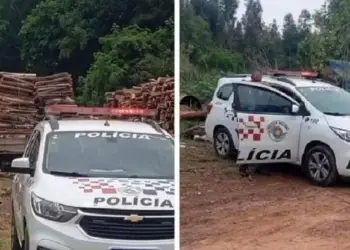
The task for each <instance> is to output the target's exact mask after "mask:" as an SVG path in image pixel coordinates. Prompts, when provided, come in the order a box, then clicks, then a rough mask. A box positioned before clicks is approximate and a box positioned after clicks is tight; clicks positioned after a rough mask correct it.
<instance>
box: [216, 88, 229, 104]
mask: <svg viewBox="0 0 350 250" xmlns="http://www.w3.org/2000/svg"><path fill="white" fill-rule="evenodd" d="M232 92H233V86H232V84H226V85H223V86H221V88H220V89H219V91H218V93H217V94H216V97H217V98H219V99H221V100H224V101H228V100H229V99H230V96H231V95H232Z"/></svg>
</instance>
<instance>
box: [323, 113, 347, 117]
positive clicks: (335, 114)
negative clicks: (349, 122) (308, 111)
mask: <svg viewBox="0 0 350 250" xmlns="http://www.w3.org/2000/svg"><path fill="white" fill-rule="evenodd" d="M323 114H325V115H334V116H346V115H348V114H341V113H338V112H324V113H323Z"/></svg>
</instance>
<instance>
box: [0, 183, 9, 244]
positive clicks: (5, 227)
mask: <svg viewBox="0 0 350 250" xmlns="http://www.w3.org/2000/svg"><path fill="white" fill-rule="evenodd" d="M10 187H11V180H10V179H9V178H2V177H0V195H1V197H0V201H1V204H0V250H10V246H11V197H10V196H9V192H8V191H9V188H10Z"/></svg>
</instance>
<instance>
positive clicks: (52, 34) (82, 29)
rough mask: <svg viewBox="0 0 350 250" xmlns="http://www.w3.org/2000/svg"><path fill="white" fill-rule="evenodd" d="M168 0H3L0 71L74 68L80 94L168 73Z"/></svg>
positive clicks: (93, 98)
mask: <svg viewBox="0 0 350 250" xmlns="http://www.w3.org/2000/svg"><path fill="white" fill-rule="evenodd" d="M173 16H174V1H173V0H145V1H139V0H128V1H124V0H80V1H75V0H64V1H58V0H26V1H24V2H23V1H21V0H0V58H1V59H2V60H0V68H1V71H22V72H23V71H30V72H34V73H37V74H39V75H44V74H50V73H54V72H60V71H68V72H69V73H71V74H72V76H73V80H74V81H75V83H76V82H77V80H78V79H80V80H79V88H78V89H77V87H78V86H77V85H78V84H77V85H76V86H74V87H75V90H76V92H77V94H78V95H79V96H78V100H79V102H80V103H82V104H90V105H92V104H101V103H103V102H104V91H110V90H113V89H114V88H122V87H130V86H131V85H133V84H138V83H140V82H142V81H145V80H148V78H150V77H156V76H160V75H165V74H173V64H174V54H173V51H174V50H173V47H174V38H173V37H174V34H173V32H174V30H173V26H174V24H173V21H172V20H173Z"/></svg>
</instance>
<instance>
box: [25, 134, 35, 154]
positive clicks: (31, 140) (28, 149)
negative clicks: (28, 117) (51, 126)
mask: <svg viewBox="0 0 350 250" xmlns="http://www.w3.org/2000/svg"><path fill="white" fill-rule="evenodd" d="M36 135H37V130H34V131H33V133H32V134H31V136H30V137H29V140H28V142H27V146H26V148H25V151H24V157H29V153H30V150H31V147H32V145H33V141H34V139H35V137H36Z"/></svg>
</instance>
